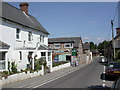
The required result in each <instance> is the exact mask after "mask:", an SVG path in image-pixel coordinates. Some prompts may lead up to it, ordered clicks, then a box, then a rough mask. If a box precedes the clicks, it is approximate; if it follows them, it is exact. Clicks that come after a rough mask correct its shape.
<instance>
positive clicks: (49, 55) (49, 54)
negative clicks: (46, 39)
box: [48, 52, 51, 61]
mask: <svg viewBox="0 0 120 90" xmlns="http://www.w3.org/2000/svg"><path fill="white" fill-rule="evenodd" d="M48 61H51V52H48Z"/></svg>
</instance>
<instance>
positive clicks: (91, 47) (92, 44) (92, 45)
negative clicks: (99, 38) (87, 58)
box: [90, 42, 95, 50]
mask: <svg viewBox="0 0 120 90" xmlns="http://www.w3.org/2000/svg"><path fill="white" fill-rule="evenodd" d="M92 49H95V45H94V43H93V42H90V50H92Z"/></svg>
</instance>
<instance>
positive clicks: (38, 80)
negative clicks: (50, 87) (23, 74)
mask: <svg viewBox="0 0 120 90" xmlns="http://www.w3.org/2000/svg"><path fill="white" fill-rule="evenodd" d="M86 65H88V64H81V65H79V66H77V67H72V66H70V67H67V68H64V69H61V70H58V71H54V72H52V73H47V74H45V75H43V76H38V77H34V78H29V79H26V80H22V81H19V82H14V83H10V84H6V85H3V86H2V88H33V87H35V86H38V85H43V84H46V82H47V83H49V82H51V81H53V80H55V79H58V78H61V77H63V76H65V75H67V74H69V73H72V72H74V71H76V70H78V69H80V68H82V67H84V66H86Z"/></svg>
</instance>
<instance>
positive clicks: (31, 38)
mask: <svg viewBox="0 0 120 90" xmlns="http://www.w3.org/2000/svg"><path fill="white" fill-rule="evenodd" d="M32 40H33V35H32V32H31V31H29V32H28V41H29V42H31V41H32Z"/></svg>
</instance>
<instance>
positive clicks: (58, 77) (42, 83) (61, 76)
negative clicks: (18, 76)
mask: <svg viewBox="0 0 120 90" xmlns="http://www.w3.org/2000/svg"><path fill="white" fill-rule="evenodd" d="M78 69H80V68H77V69H76V70H72V71H71V72H68V73H66V74H63V75H61V76H59V77H57V78H54V79H50V80H49V81H47V82H45V83H42V84H40V85H37V86H35V87H33V88H31V89H30V90H32V89H34V88H37V87H40V86H42V85H45V84H47V83H49V82H52V81H54V80H57V79H59V78H61V77H63V76H66V75H68V74H70V73H72V72H74V71H77V70H78Z"/></svg>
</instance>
